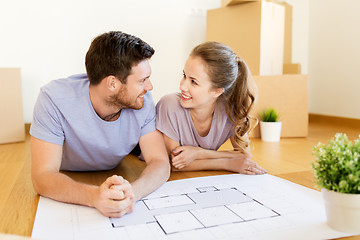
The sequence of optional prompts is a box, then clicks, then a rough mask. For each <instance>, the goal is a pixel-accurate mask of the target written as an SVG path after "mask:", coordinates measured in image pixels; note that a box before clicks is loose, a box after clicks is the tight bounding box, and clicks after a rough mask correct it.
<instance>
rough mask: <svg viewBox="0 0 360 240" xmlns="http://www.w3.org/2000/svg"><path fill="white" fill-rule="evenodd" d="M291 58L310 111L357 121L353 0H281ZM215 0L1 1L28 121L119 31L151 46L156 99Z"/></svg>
mask: <svg viewBox="0 0 360 240" xmlns="http://www.w3.org/2000/svg"><path fill="white" fill-rule="evenodd" d="M286 2H287V3H289V4H291V5H292V6H293V52H292V60H293V62H294V63H301V67H302V73H303V74H309V111H310V112H311V113H318V114H326V115H332V116H341V117H350V118H360V111H359V110H360V108H359V107H358V106H357V104H358V103H360V94H359V93H358V92H359V89H360V81H359V80H358V79H359V71H360V70H359V67H358V65H359V64H358V62H359V60H358V59H359V56H360V48H359V44H358V43H359V42H360V31H359V30H357V29H359V28H358V26H357V25H356V23H358V22H360V16H359V15H358V14H357V12H358V10H359V9H360V1H358V0H347V1H338V0H311V1H310V0H286ZM218 7H220V0H181V1H179V0H137V1H128V0H104V1H101V3H100V1H97V0H76V1H73V0H62V1H46V0H33V1H27V0H11V1H10V0H8V1H5V0H1V2H0V67H20V68H21V72H22V91H23V103H24V116H25V122H31V119H32V111H33V106H34V103H35V101H36V97H37V95H38V92H39V88H40V87H41V86H43V85H44V84H46V83H47V82H49V81H50V80H52V79H56V78H60V77H66V76H68V75H71V74H74V73H79V72H84V71H85V67H84V57H85V54H86V51H87V49H88V47H89V45H90V43H91V40H92V39H93V38H94V37H95V36H97V35H98V34H101V33H103V32H106V31H110V30H122V31H125V32H128V33H131V34H134V35H137V36H139V37H141V38H143V39H144V40H145V41H147V42H148V43H149V44H151V45H152V46H153V47H154V48H155V49H156V53H155V55H154V57H153V59H152V62H151V65H152V69H153V75H152V81H153V84H154V90H153V96H154V100H155V102H156V101H158V100H159V98H160V97H161V96H163V95H164V94H167V93H170V92H174V91H177V90H178V83H179V80H180V78H181V73H182V68H183V64H184V62H185V59H186V57H187V55H188V53H189V52H190V50H191V49H192V48H193V47H194V46H195V45H197V44H198V43H200V42H203V41H205V36H206V34H205V31H206V28H205V26H206V10H207V9H211V8H218Z"/></svg>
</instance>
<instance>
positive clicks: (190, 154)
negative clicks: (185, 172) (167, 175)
mask: <svg viewBox="0 0 360 240" xmlns="http://www.w3.org/2000/svg"><path fill="white" fill-rule="evenodd" d="M199 151H200V148H199V147H193V146H178V147H176V148H175V149H173V150H172V151H171V159H172V165H173V167H175V168H176V169H181V168H183V167H186V166H187V165H189V164H190V163H191V162H192V161H194V160H195V159H196V158H197V156H198V152H199Z"/></svg>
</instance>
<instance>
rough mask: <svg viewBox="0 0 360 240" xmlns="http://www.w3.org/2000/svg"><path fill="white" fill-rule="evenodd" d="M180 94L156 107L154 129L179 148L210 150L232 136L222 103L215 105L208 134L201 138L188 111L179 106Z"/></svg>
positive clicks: (169, 97) (231, 129)
mask: <svg viewBox="0 0 360 240" xmlns="http://www.w3.org/2000/svg"><path fill="white" fill-rule="evenodd" d="M180 98H181V96H180V94H176V93H174V94H169V95H166V96H164V97H162V98H161V99H160V101H159V102H158V103H157V105H156V113H157V114H156V128H157V129H158V130H159V131H161V132H162V133H164V134H165V135H166V136H168V137H169V138H171V139H172V140H174V141H176V142H179V143H180V145H181V146H195V147H202V148H205V149H210V150H218V149H219V147H220V146H221V145H222V144H223V143H224V142H225V141H226V140H227V139H229V138H230V137H231V136H233V135H234V129H233V124H232V123H231V121H230V120H229V119H228V116H227V114H226V110H225V104H224V103H217V104H216V106H215V111H214V115H213V119H212V123H211V128H210V131H209V133H208V134H207V135H206V136H205V137H201V136H200V135H199V134H198V133H197V131H196V129H195V126H194V124H193V122H192V119H191V115H190V109H186V108H183V107H182V106H181V105H180Z"/></svg>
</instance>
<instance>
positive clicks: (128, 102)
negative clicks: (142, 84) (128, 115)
mask: <svg viewBox="0 0 360 240" xmlns="http://www.w3.org/2000/svg"><path fill="white" fill-rule="evenodd" d="M145 93H146V91H144V92H143V93H141V94H140V95H144V94H145ZM140 95H139V96H140ZM106 103H107V104H108V105H109V106H113V107H114V108H116V109H119V110H121V109H124V108H132V109H136V110H139V109H141V108H142V107H143V106H144V101H141V102H139V100H138V97H137V98H136V99H133V100H132V99H130V98H129V96H128V95H127V91H126V88H125V89H121V90H120V91H119V93H118V94H114V95H112V96H110V99H108V100H107V101H106Z"/></svg>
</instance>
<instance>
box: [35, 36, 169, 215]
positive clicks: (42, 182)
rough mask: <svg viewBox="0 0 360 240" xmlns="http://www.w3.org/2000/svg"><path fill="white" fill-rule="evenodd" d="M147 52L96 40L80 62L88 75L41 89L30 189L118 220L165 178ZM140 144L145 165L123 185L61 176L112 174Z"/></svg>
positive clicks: (122, 41)
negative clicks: (141, 170) (90, 182)
mask: <svg viewBox="0 0 360 240" xmlns="http://www.w3.org/2000/svg"><path fill="white" fill-rule="evenodd" d="M153 54H154V49H153V48H152V47H151V46H149V45H148V44H147V43H145V42H143V41H142V40H141V39H139V38H137V37H134V36H131V35H129V34H126V33H122V32H108V33H104V34H102V35H99V36H98V37H96V38H95V39H94V40H93V42H92V43H91V46H90V48H89V50H88V52H87V54H86V58H85V65H86V72H87V75H85V74H84V75H74V76H71V77H69V78H65V79H59V80H55V81H52V82H50V83H49V84H47V85H46V86H44V87H43V88H42V89H41V91H40V94H39V97H38V100H37V103H36V105H35V109H34V118H33V122H32V125H31V129H30V134H31V154H32V181H33V185H34V188H35V190H36V191H37V192H38V193H39V194H40V195H42V196H45V197H49V198H52V199H55V200H57V201H62V202H68V203H74V204H81V205H86V206H91V207H95V208H97V209H98V210H99V211H100V212H101V213H102V214H103V215H105V216H108V217H121V216H123V215H124V214H126V213H129V212H131V211H132V209H133V205H134V202H135V201H137V200H139V199H140V198H142V197H144V196H146V195H147V194H149V193H151V192H152V191H154V190H155V189H156V188H158V187H159V186H160V185H161V184H163V183H164V182H165V181H167V179H168V178H169V174H170V166H169V159H168V156H167V152H166V149H165V145H164V142H163V137H162V135H161V133H160V132H158V131H157V130H156V129H155V107H154V103H153V100H152V96H151V94H150V92H148V91H151V90H152V89H153V86H152V84H151V82H150V75H151V69H150V65H149V62H148V60H149V59H150V58H151V56H152V55H153ZM137 143H139V145H140V148H141V152H142V155H143V157H144V159H145V162H146V164H147V166H146V168H145V169H144V171H143V172H142V173H141V175H140V176H139V178H138V179H136V180H135V181H134V182H132V183H131V184H129V182H127V181H126V180H124V179H123V178H122V177H121V176H116V175H115V176H112V177H109V178H108V179H107V180H106V181H105V182H104V183H103V184H102V185H100V186H91V185H86V184H83V183H79V182H76V181H74V180H73V179H71V178H69V177H68V176H66V175H65V174H62V173H60V170H67V171H96V170H107V169H112V168H115V167H116V166H117V165H118V164H119V162H120V161H121V160H122V159H123V158H124V157H125V156H126V155H127V154H128V153H130V152H131V150H132V149H133V148H134V147H135V146H136V144H137Z"/></svg>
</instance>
